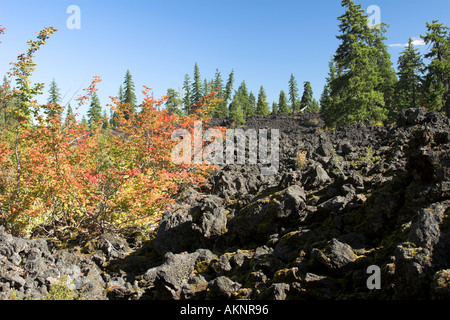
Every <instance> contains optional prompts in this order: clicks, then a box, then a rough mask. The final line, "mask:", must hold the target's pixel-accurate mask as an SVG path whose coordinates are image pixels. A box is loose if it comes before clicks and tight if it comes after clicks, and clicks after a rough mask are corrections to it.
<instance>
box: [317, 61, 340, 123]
mask: <svg viewBox="0 0 450 320" xmlns="http://www.w3.org/2000/svg"><path fill="white" fill-rule="evenodd" d="M328 68H329V71H328V76H327V78H326V79H325V80H326V83H325V85H324V88H323V91H322V94H321V96H320V113H321V114H322V116H323V117H324V119H325V122H326V123H331V122H332V119H331V117H332V116H333V114H332V112H330V111H331V110H330V108H329V107H330V105H331V101H330V85H331V83H333V82H334V80H335V79H336V77H337V75H336V65H335V63H334V58H333V57H331V59H330V62H329V63H328Z"/></svg>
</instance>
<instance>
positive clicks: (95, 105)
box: [87, 92, 102, 129]
mask: <svg viewBox="0 0 450 320" xmlns="http://www.w3.org/2000/svg"><path fill="white" fill-rule="evenodd" d="M87 115H88V121H87V123H88V125H89V128H90V129H93V128H94V127H95V125H96V124H97V123H98V122H99V121H100V120H101V119H102V106H101V105H100V99H99V98H98V95H97V93H96V92H94V94H93V95H92V97H91V104H90V105H89V109H88V111H87Z"/></svg>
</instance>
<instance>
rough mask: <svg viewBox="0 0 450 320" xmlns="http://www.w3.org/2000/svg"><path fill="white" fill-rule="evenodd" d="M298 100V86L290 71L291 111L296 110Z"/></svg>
mask: <svg viewBox="0 0 450 320" xmlns="http://www.w3.org/2000/svg"><path fill="white" fill-rule="evenodd" d="M297 100H298V87H297V81H296V80H295V77H294V74H292V73H291V77H290V79H289V102H290V104H291V111H292V112H298V111H299V110H298V107H299V104H298V103H297Z"/></svg>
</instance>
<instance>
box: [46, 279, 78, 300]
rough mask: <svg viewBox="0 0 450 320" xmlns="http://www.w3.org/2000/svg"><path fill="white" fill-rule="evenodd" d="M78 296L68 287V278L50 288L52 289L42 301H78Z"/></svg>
mask: <svg viewBox="0 0 450 320" xmlns="http://www.w3.org/2000/svg"><path fill="white" fill-rule="evenodd" d="M77 298H78V295H77V293H76V291H75V290H73V289H70V288H68V287H67V283H66V278H65V277H63V278H61V279H60V281H59V282H57V283H55V284H53V285H51V286H50V289H49V291H48V293H47V295H45V296H44V297H43V298H42V300H76V299H77Z"/></svg>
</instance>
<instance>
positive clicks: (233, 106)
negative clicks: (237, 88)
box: [229, 94, 245, 125]
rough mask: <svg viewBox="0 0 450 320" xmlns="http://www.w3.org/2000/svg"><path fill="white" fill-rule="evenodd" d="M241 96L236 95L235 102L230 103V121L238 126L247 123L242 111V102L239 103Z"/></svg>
mask: <svg viewBox="0 0 450 320" xmlns="http://www.w3.org/2000/svg"><path fill="white" fill-rule="evenodd" d="M239 99H240V98H239V95H238V94H235V95H234V97H233V101H231V103H230V108H229V109H230V114H229V121H230V122H231V123H232V124H235V125H238V124H243V123H245V117H244V112H243V110H242V105H241V102H240V101H239Z"/></svg>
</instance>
